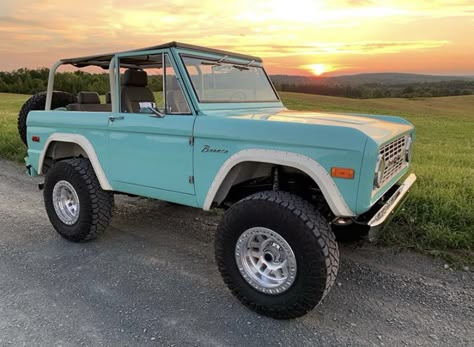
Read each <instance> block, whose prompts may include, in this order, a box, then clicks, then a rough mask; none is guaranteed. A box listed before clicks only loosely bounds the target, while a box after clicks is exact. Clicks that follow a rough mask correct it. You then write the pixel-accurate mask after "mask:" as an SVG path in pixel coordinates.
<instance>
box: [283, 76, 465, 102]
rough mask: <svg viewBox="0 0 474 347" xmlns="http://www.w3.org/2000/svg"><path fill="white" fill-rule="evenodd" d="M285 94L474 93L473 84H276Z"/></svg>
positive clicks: (401, 95) (404, 95) (383, 95)
mask: <svg viewBox="0 0 474 347" xmlns="http://www.w3.org/2000/svg"><path fill="white" fill-rule="evenodd" d="M275 87H276V89H277V90H280V91H284V92H295V93H306V94H319V95H327V96H340V97H347V98H359V99H372V98H419V97H424V98H427V97H437V96H457V95H472V94H474V81H458V80H454V81H441V82H423V83H402V84H382V83H365V84H359V85H349V84H347V85H344V84H335V85H327V84H316V83H315V84H291V83H281V82H277V83H275Z"/></svg>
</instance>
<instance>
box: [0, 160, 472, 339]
mask: <svg viewBox="0 0 474 347" xmlns="http://www.w3.org/2000/svg"><path fill="white" fill-rule="evenodd" d="M39 182H40V180H38V179H32V178H29V177H28V176H26V174H24V173H23V168H22V167H21V166H19V165H17V164H14V163H11V162H6V161H0V346H8V345H12V346H22V345H25V346H35V345H41V346H59V345H61V346H80V345H87V346H91V345H95V346H96V345H104V346H134V345H163V346H195V345H197V346H280V345H281V346H320V345H323V346H348V345H350V346H373V345H375V346H382V345H385V346H404V345H407V346H474V292H473V284H474V273H473V272H472V270H471V271H470V272H467V271H452V270H450V269H447V270H446V269H444V268H443V263H440V262H437V261H434V260H432V259H430V258H426V257H423V256H420V255H417V254H412V253H405V252H404V253H397V252H395V251H393V250H390V249H378V248H374V247H372V246H368V245H365V246H358V247H355V246H344V247H341V259H342V263H341V268H340V272H339V277H338V280H337V285H336V286H335V287H334V288H333V290H332V291H331V293H330V294H329V295H328V297H327V298H326V299H325V301H324V302H323V304H322V305H320V306H319V307H317V308H316V309H315V310H314V311H313V312H311V313H310V314H308V315H306V316H305V317H302V318H299V319H296V320H292V321H277V320H273V319H270V318H266V317H262V316H259V315H257V314H255V313H253V312H251V311H249V310H247V309H246V308H245V307H243V306H242V305H240V304H239V303H238V302H237V301H236V299H234V297H233V296H232V295H231V294H230V292H229V291H228V290H227V289H226V287H225V285H224V284H223V282H222V281H221V278H220V276H219V273H218V271H217V269H216V266H215V263H214V257H213V245H212V241H213V240H212V239H213V232H214V229H215V226H216V223H217V221H218V216H217V215H216V214H212V213H207V214H205V213H203V212H202V211H199V210H195V209H191V208H186V207H180V206H177V205H173V204H169V203H165V202H160V201H152V200H147V199H142V198H129V197H123V196H118V197H116V205H117V208H116V211H115V217H114V219H113V223H112V226H111V227H110V228H109V230H108V232H107V233H106V234H105V235H104V236H103V237H102V238H100V239H99V240H97V241H94V242H90V243H87V244H74V243H70V242H67V241H65V240H64V239H62V238H61V237H59V235H57V234H56V233H55V231H54V230H53V228H52V226H51V224H50V223H49V221H48V218H47V216H46V213H45V211H44V207H43V201H42V194H41V192H40V191H38V189H37V187H36V184H37V183H39Z"/></svg>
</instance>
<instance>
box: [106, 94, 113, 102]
mask: <svg viewBox="0 0 474 347" xmlns="http://www.w3.org/2000/svg"><path fill="white" fill-rule="evenodd" d="M105 103H106V104H111V103H112V94H110V92H108V93H107V94H105Z"/></svg>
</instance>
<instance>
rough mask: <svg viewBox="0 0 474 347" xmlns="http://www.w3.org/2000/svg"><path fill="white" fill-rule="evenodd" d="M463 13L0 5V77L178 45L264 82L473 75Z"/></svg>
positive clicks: (455, 4)
mask: <svg viewBox="0 0 474 347" xmlns="http://www.w3.org/2000/svg"><path fill="white" fill-rule="evenodd" d="M473 14H474V3H473V2H472V1H462V0H458V1H441V0H433V1H430V2H426V1H413V0H397V1H395V0H387V1H383V2H381V1H376V0H331V1H330V0H326V1H323V0H321V1H316V0H292V1H291V3H290V4H289V2H288V0H230V1H226V2H222V1H214V0H200V1H199V2H190V1H189V0H186V1H184V0H174V1H171V0H162V1H142V2H138V3H137V2H136V1H135V0H105V1H100V2H98V1H96V0H81V1H80V2H79V3H78V2H77V1H65V0H2V2H0V69H14V68H19V67H22V66H27V67H37V66H49V65H51V64H52V63H53V62H54V61H55V60H57V59H59V58H63V57H69V56H76V55H87V54H94V53H100V52H109V51H115V50H125V49H132V48H138V47H141V46H150V45H155V44H159V43H163V42H168V41H172V40H178V41H184V42H189V43H194V44H200V45H208V46H212V47H216V48H222V49H229V50H234V51H240V52H244V53H250V54H254V55H260V56H262V57H264V59H265V62H266V63H267V65H268V68H269V70H270V72H272V73H280V72H283V73H287V72H291V73H305V71H303V70H301V68H300V66H303V65H311V64H327V65H331V66H334V67H339V68H341V69H342V71H349V72H350V71H372V70H373V69H374V66H375V65H376V66H382V67H383V66H386V68H387V69H388V68H391V69H393V68H394V66H393V62H394V61H398V62H399V66H395V67H396V70H397V71H412V70H413V69H421V68H422V66H420V64H419V62H420V61H423V60H429V59H431V58H430V57H432V56H436V57H437V59H438V61H437V64H433V65H430V70H429V71H428V70H426V71H423V72H436V73H450V72H453V71H458V70H457V69H459V68H461V69H462V70H463V71H466V72H468V73H473V74H474V62H472V59H467V58H465V57H469V55H470V56H471V57H472V56H474V44H473V43H472V40H471V38H472V37H473V34H474V21H473V20H472V18H473ZM455 53H463V54H460V55H459V54H458V56H459V57H462V60H456V59H455ZM407 56H409V57H410V59H411V60H407V59H406V58H405V57H407ZM373 60H375V61H376V64H374V62H373ZM368 62H370V63H368ZM384 64H385V65H384ZM344 67H346V68H344ZM348 67H350V68H348ZM415 67H416V68H415ZM351 69H352V70H351ZM417 71H418V70H417ZM419 71H420V72H421V71H422V70H419Z"/></svg>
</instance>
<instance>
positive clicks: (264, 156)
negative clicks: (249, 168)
mask: <svg viewBox="0 0 474 347" xmlns="http://www.w3.org/2000/svg"><path fill="white" fill-rule="evenodd" d="M252 161H253V162H261V163H271V164H277V165H285V166H289V167H293V168H296V169H298V170H301V171H303V172H304V173H306V174H307V175H308V176H309V177H311V178H312V179H313V180H314V182H316V184H317V185H318V186H319V188H320V189H321V191H322V193H323V195H324V198H325V199H326V201H327V203H328V205H329V207H330V208H331V211H332V212H333V213H334V214H335V215H336V216H338V217H352V216H355V214H354V212H352V211H351V209H350V208H349V207H348V206H347V204H346V202H345V200H344V198H343V197H342V195H341V193H340V192H339V189H338V188H337V186H336V184H335V183H334V180H333V179H332V178H331V176H329V173H328V172H327V171H326V170H325V169H324V168H323V167H322V166H321V165H320V164H319V163H318V162H316V161H315V160H313V159H311V158H309V157H306V156H304V155H301V154H297V153H292V152H285V151H276V150H269V149H246V150H243V151H240V152H237V153H236V154H234V155H232V156H231V157H230V158H229V159H227V160H226V162H225V163H224V164H223V165H222V166H221V168H220V169H219V171H218V173H217V175H216V177H215V178H214V181H213V182H212V184H211V187H210V188H209V191H208V192H207V195H206V200H205V201H204V206H203V209H204V210H206V211H207V210H209V209H210V208H211V205H212V202H213V200H214V197H215V196H216V193H217V191H218V190H219V187H220V186H221V184H222V182H223V181H224V179H225V178H226V176H227V174H228V173H229V172H230V170H231V169H232V168H233V167H234V166H236V165H237V164H239V163H242V162H252Z"/></svg>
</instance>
